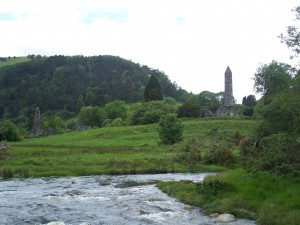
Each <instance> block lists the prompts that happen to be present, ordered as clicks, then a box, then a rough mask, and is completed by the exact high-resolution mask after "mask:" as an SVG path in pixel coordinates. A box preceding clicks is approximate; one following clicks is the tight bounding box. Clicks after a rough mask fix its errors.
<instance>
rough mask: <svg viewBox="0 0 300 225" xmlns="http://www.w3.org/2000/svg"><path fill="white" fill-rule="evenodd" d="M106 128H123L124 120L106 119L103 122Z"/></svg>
mask: <svg viewBox="0 0 300 225" xmlns="http://www.w3.org/2000/svg"><path fill="white" fill-rule="evenodd" d="M103 125H104V127H121V126H124V125H125V122H124V121H123V120H122V118H116V119H114V120H111V119H106V120H104V122H103Z"/></svg>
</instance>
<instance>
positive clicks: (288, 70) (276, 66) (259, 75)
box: [253, 61, 293, 103]
mask: <svg viewBox="0 0 300 225" xmlns="http://www.w3.org/2000/svg"><path fill="white" fill-rule="evenodd" d="M292 73H293V69H292V67H291V66H290V65H288V64H285V63H279V62H276V61H272V63H270V64H269V65H267V64H263V65H261V66H260V67H259V68H258V69H257V70H256V73H255V74H254V78H253V80H254V89H255V91H256V93H260V94H262V95H263V98H264V101H265V103H269V102H270V101H271V99H272V97H273V96H275V95H276V94H277V93H279V92H280V91H282V90H285V89H287V88H289V87H290V86H291V81H292Z"/></svg>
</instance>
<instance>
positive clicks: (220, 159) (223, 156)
mask: <svg viewBox="0 0 300 225" xmlns="http://www.w3.org/2000/svg"><path fill="white" fill-rule="evenodd" d="M204 160H205V163H207V164H218V165H224V166H230V165H232V164H233V163H234V161H235V160H234V156H233V154H232V152H231V151H230V149H229V148H228V147H226V146H224V145H222V144H216V145H213V146H212V147H211V149H209V150H208V151H207V152H206V154H205V156H204Z"/></svg>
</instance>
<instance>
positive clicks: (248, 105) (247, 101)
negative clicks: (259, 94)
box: [242, 95, 256, 116]
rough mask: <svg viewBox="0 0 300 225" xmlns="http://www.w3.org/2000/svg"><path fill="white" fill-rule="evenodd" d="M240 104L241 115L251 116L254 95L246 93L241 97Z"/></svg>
mask: <svg viewBox="0 0 300 225" xmlns="http://www.w3.org/2000/svg"><path fill="white" fill-rule="evenodd" d="M242 105H243V106H244V109H243V115H244V116H252V115H253V112H254V106H255V105H256V98H255V96H254V95H248V96H247V97H246V96H245V97H244V98H243V102H242Z"/></svg>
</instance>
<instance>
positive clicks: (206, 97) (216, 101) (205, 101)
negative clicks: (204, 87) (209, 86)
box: [198, 91, 224, 107]
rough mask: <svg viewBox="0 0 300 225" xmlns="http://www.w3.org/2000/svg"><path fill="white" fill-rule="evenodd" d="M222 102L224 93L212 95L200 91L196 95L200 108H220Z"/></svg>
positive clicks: (211, 93)
mask: <svg viewBox="0 0 300 225" xmlns="http://www.w3.org/2000/svg"><path fill="white" fill-rule="evenodd" d="M223 101H224V93H223V92H219V93H213V92H210V91H202V92H201V93H199V95H198V102H199V104H200V105H201V106H207V107H209V106H215V105H217V106H220V105H221V104H222V103H223Z"/></svg>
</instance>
